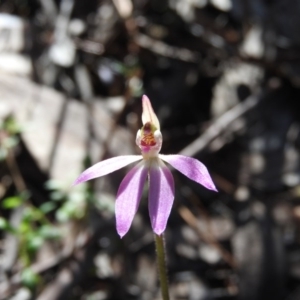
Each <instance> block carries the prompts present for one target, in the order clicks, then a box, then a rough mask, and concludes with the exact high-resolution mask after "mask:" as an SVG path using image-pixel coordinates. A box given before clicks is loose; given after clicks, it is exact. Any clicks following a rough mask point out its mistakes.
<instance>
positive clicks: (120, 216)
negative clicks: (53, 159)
mask: <svg viewBox="0 0 300 300" xmlns="http://www.w3.org/2000/svg"><path fill="white" fill-rule="evenodd" d="M142 103H143V114H142V121H143V127H142V128H141V129H140V130H139V131H138V133H137V136H136V144H137V145H138V146H139V148H140V149H141V154H142V155H125V156H117V157H113V158H110V159H107V160H104V161H101V162H99V163H97V164H95V165H93V166H92V167H90V168H88V169H87V170H85V171H84V172H83V173H82V174H81V175H80V176H79V177H78V178H77V179H76V180H75V182H74V185H76V184H79V183H82V182H85V181H87V180H90V179H93V178H97V177H100V176H104V175H106V174H109V173H111V172H114V171H116V170H119V169H121V168H123V167H125V166H127V165H129V164H131V163H133V162H137V161H140V162H139V163H138V164H137V165H135V166H134V167H133V168H132V169H131V171H129V173H128V174H127V175H126V176H125V178H124V179H123V181H122V182H121V184H120V187H119V190H118V193H117V199H116V204H115V213H116V223H117V232H118V234H119V235H120V237H121V238H122V237H123V236H124V235H125V234H126V233H127V232H128V230H129V228H130V226H131V223H132V221H133V218H134V216H135V214H136V212H137V209H138V206H139V203H140V200H141V196H142V192H143V188H144V184H145V181H146V179H147V177H148V181H149V214H150V220H151V225H152V229H153V231H154V232H155V233H156V234H158V235H160V234H162V233H163V232H164V231H165V229H166V225H167V221H168V218H169V215H170V212H171V208H172V205H173V202H174V179H173V176H172V174H171V172H170V170H169V169H168V167H167V166H166V165H165V163H164V162H167V163H168V164H170V165H171V166H172V167H173V168H175V169H177V170H178V171H179V172H181V173H182V174H184V175H185V176H187V177H188V178H190V179H191V180H194V181H196V182H197V183H199V184H202V185H203V186H204V187H206V188H207V189H210V190H213V191H217V189H216V187H215V185H214V183H213V181H212V179H211V177H210V175H209V173H208V171H207V168H206V167H205V166H204V165H203V164H202V163H201V162H200V161H198V160H196V159H194V158H191V157H187V156H183V155H162V154H159V151H160V149H161V145H162V135H161V132H160V124H159V121H158V119H157V117H156V115H155V113H154V111H153V109H152V106H151V102H150V100H149V99H148V97H147V96H145V95H144V96H143V99H142Z"/></svg>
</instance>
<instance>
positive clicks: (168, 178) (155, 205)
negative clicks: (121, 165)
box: [149, 160, 174, 235]
mask: <svg viewBox="0 0 300 300" xmlns="http://www.w3.org/2000/svg"><path fill="white" fill-rule="evenodd" d="M173 202H174V180H173V176H172V173H171V172H170V170H169V169H168V168H167V166H166V165H165V164H164V163H163V162H162V161H161V160H158V161H157V163H155V164H154V163H153V164H152V166H151V167H150V170H149V214H150V219H151V224H152V228H153V231H154V232H155V233H156V234H158V235H160V234H162V233H163V232H164V231H165V229H166V225H167V222H168V218H169V215H170V213H171V208H172V205H173Z"/></svg>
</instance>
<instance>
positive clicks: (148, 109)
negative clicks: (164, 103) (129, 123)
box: [142, 95, 160, 130]
mask: <svg viewBox="0 0 300 300" xmlns="http://www.w3.org/2000/svg"><path fill="white" fill-rule="evenodd" d="M142 102H143V114H142V122H143V125H145V124H146V123H148V122H150V123H151V124H153V125H154V126H155V127H156V129H158V130H159V129H160V124H159V121H158V118H157V116H156V114H155V112H154V110H153V108H152V105H151V102H150V100H149V98H148V97H147V96H146V95H144V96H143V98H142Z"/></svg>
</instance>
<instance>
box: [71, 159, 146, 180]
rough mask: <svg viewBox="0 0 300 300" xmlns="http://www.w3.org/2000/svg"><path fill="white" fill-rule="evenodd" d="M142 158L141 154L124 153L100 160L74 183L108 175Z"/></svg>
mask: <svg viewBox="0 0 300 300" xmlns="http://www.w3.org/2000/svg"><path fill="white" fill-rule="evenodd" d="M142 158H143V157H142V156H141V155H124V156H117V157H112V158H109V159H106V160H103V161H100V162H98V163H97V164H95V165H93V166H92V167H90V168H88V169H86V170H85V171H84V172H83V173H81V174H80V175H79V177H78V178H77V179H76V180H75V181H74V183H73V185H76V184H79V183H82V182H85V181H88V180H90V179H94V178H96V177H100V176H104V175H107V174H109V173H112V172H114V171H116V170H119V169H121V168H123V167H125V166H127V165H129V164H131V163H133V162H135V161H138V160H141V159H142Z"/></svg>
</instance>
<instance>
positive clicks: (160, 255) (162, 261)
mask: <svg viewBox="0 0 300 300" xmlns="http://www.w3.org/2000/svg"><path fill="white" fill-rule="evenodd" d="M154 235H155V246H156V261H157V268H158V274H159V280H160V289H161V295H162V298H163V300H169V299H170V297H169V284H168V276H167V269H166V254H165V252H166V251H165V243H164V237H163V235H157V234H154Z"/></svg>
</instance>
